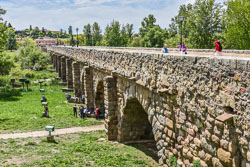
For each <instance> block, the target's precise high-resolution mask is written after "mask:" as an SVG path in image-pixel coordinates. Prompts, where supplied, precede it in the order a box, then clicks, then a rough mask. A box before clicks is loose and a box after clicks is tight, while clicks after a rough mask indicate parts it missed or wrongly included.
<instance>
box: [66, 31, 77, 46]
mask: <svg viewBox="0 0 250 167" xmlns="http://www.w3.org/2000/svg"><path fill="white" fill-rule="evenodd" d="M68 31H69V35H70V37H71V38H70V41H69V43H70V45H71V46H74V45H75V41H74V38H73V30H72V26H69V28H68Z"/></svg>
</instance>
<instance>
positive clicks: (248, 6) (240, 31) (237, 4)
mask: <svg viewBox="0 0 250 167" xmlns="http://www.w3.org/2000/svg"><path fill="white" fill-rule="evenodd" d="M226 5H227V10H226V23H227V25H226V27H227V30H226V32H225V38H226V41H225V44H226V47H227V48H231V49H250V1H249V0H233V1H232V0H230V1H227V3H226Z"/></svg>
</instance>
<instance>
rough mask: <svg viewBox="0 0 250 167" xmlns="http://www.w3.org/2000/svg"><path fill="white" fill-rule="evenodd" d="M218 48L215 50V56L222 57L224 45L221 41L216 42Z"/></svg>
mask: <svg viewBox="0 0 250 167" xmlns="http://www.w3.org/2000/svg"><path fill="white" fill-rule="evenodd" d="M214 44H215V46H216V48H215V56H222V45H221V43H220V41H219V40H218V41H215V42H214Z"/></svg>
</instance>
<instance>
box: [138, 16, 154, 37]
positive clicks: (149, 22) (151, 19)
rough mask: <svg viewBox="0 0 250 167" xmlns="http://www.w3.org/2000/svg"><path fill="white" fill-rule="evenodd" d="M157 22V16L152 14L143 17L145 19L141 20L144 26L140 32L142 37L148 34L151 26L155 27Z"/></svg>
mask: <svg viewBox="0 0 250 167" xmlns="http://www.w3.org/2000/svg"><path fill="white" fill-rule="evenodd" d="M155 22H156V18H155V17H154V15H152V14H150V15H148V17H145V18H144V19H143V21H142V22H141V26H142V27H141V28H140V29H139V34H140V35H141V37H142V38H143V37H144V36H145V35H146V33H147V32H148V31H149V29H150V28H153V27H154V26H155Z"/></svg>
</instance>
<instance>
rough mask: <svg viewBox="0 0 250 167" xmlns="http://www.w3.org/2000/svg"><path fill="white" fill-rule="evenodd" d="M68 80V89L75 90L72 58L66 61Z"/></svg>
mask: <svg viewBox="0 0 250 167" xmlns="http://www.w3.org/2000/svg"><path fill="white" fill-rule="evenodd" d="M66 80H67V88H68V89H73V73H72V60H71V59H70V58H68V59H66Z"/></svg>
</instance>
